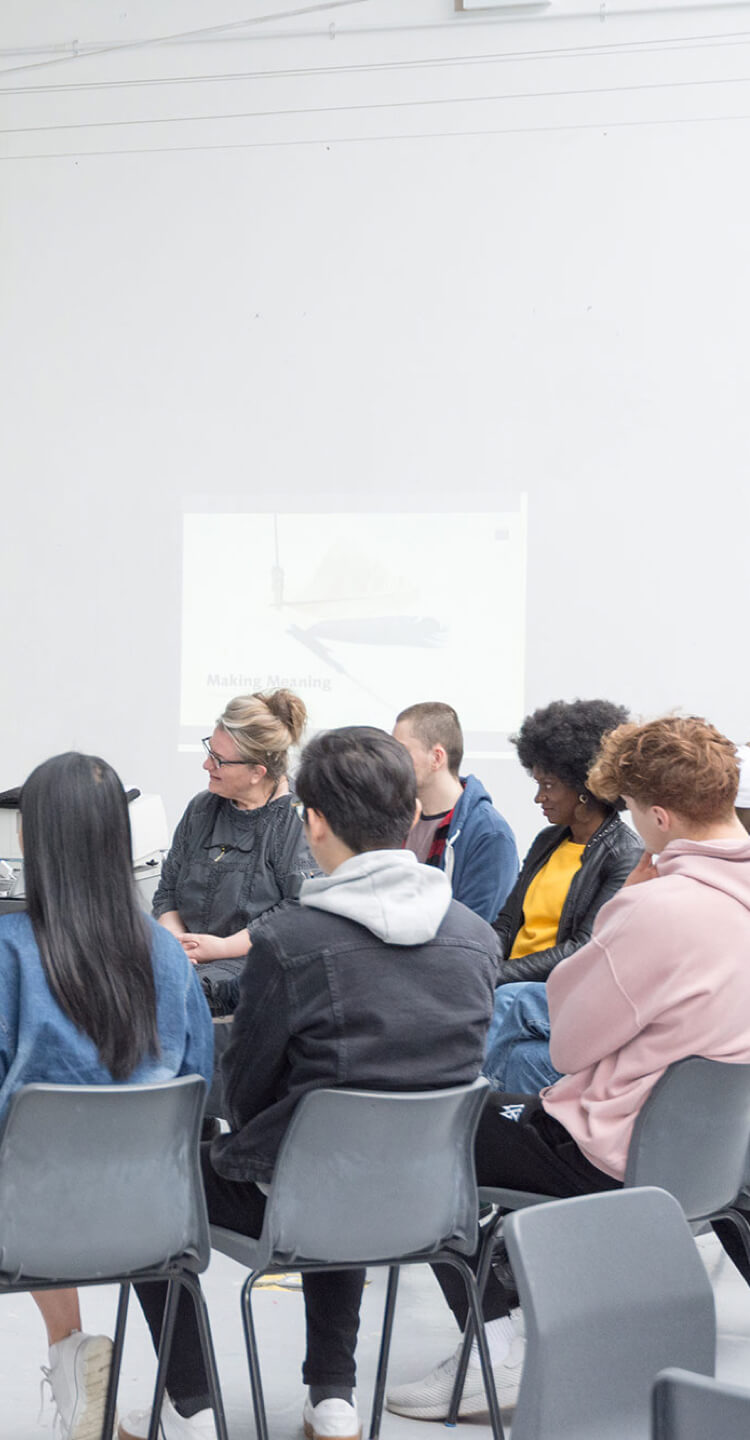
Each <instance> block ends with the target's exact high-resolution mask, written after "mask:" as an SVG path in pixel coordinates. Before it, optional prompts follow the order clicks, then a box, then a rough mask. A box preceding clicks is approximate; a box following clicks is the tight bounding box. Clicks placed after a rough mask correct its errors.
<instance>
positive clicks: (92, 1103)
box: [0, 1075, 210, 1284]
mask: <svg viewBox="0 0 750 1440" xmlns="http://www.w3.org/2000/svg"><path fill="white" fill-rule="evenodd" d="M205 1088H206V1087H205V1082H204V1081H203V1080H202V1078H201V1077H200V1076H199V1075H188V1076H185V1077H184V1078H181V1079H178V1080H168V1081H164V1082H160V1083H156V1084H152V1085H99V1086H89V1085H27V1086H25V1087H24V1089H22V1090H19V1091H18V1092H17V1093H16V1094H15V1095H14V1096H13V1099H12V1101H11V1104H10V1107H9V1110H8V1115H7V1119H6V1122H5V1126H4V1129H3V1132H2V1137H0V1274H2V1276H3V1277H4V1278H5V1279H6V1281H10V1280H14V1281H17V1282H18V1283H19V1284H20V1283H24V1282H25V1281H26V1280H28V1279H48V1280H77V1281H80V1282H82V1283H83V1282H84V1281H85V1280H86V1279H92V1280H93V1279H101V1278H102V1277H103V1276H109V1275H112V1276H120V1275H125V1274H127V1273H129V1272H132V1271H137V1270H141V1269H146V1268H148V1267H150V1266H154V1265H157V1264H160V1263H162V1262H165V1261H167V1260H169V1259H173V1258H175V1257H177V1256H179V1255H183V1254H186V1255H188V1256H192V1257H193V1260H192V1264H191V1268H193V1269H195V1270H203V1269H205V1267H206V1265H207V1264H208V1259H209V1255H210V1249H209V1236H208V1219H207V1216H206V1206H205V1200H204V1196H203V1187H202V1184H201V1180H200V1169H199V1164H198V1145H199V1139H200V1124H201V1117H202V1112H203V1099H204V1095H205Z"/></svg>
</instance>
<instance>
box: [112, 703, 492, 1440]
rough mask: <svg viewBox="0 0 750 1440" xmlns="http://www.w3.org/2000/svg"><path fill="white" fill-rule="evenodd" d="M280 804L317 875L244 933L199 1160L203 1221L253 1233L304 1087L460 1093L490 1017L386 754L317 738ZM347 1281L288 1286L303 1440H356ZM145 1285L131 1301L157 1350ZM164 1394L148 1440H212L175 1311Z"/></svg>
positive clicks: (379, 742)
mask: <svg viewBox="0 0 750 1440" xmlns="http://www.w3.org/2000/svg"><path fill="white" fill-rule="evenodd" d="M297 794H298V796H299V803H300V808H301V811H302V819H303V823H304V831H305V835H306V837H307V840H308V842H309V845H310V848H311V850H312V853H313V856H314V857H315V859H316V860H317V862H318V864H319V866H320V868H321V870H322V871H323V872H324V873H323V874H322V875H321V876H319V877H318V878H315V879H310V880H306V881H305V883H304V885H303V886H302V890H301V893H300V898H299V905H297V906H286V907H280V908H279V909H278V910H277V911H276V913H275V914H274V915H273V916H272V917H271V918H269V919H268V920H267V922H266V923H265V925H264V926H263V929H262V931H261V933H260V935H259V936H258V937H257V938H255V937H254V938H253V956H252V963H251V964H250V965H247V966H246V967H245V970H244V971H243V974H242V978H241V980H240V1003H239V1006H238V1008H237V1012H236V1015H235V1020H234V1036H233V1040H232V1043H231V1045H230V1047H229V1049H228V1051H227V1054H226V1056H225V1058H224V1065H223V1071H224V1083H225V1095H226V1100H227V1106H228V1113H229V1115H230V1117H231V1131H230V1133H229V1134H227V1135H222V1136H221V1137H220V1138H219V1139H217V1140H216V1141H214V1143H213V1145H212V1146H211V1147H210V1149H209V1147H208V1146H203V1147H202V1163H203V1175H204V1183H205V1189H206V1199H207V1203H208V1213H209V1219H210V1220H211V1221H212V1223H214V1224H217V1225H222V1226H225V1227H226V1228H228V1229H232V1230H238V1231H240V1232H242V1233H244V1234H247V1235H258V1234H259V1233H260V1229H261V1226H262V1223H263V1212H264V1208H265V1194H264V1190H263V1187H264V1186H266V1185H267V1184H268V1182H269V1181H270V1180H271V1179H272V1176H273V1169H274V1164H275V1161H276V1156H277V1152H278V1149H279V1146H280V1144H281V1141H282V1138H283V1136H284V1133H285V1131H286V1128H287V1126H288V1124H289V1121H290V1119H291V1116H292V1113H293V1111H294V1108H295V1106H296V1105H297V1103H298V1101H299V1100H300V1099H301V1097H302V1096H303V1095H304V1094H305V1093H306V1092H307V1091H308V1090H311V1089H314V1088H317V1087H321V1086H331V1085H341V1086H350V1087H356V1088H361V1089H366V1090H370V1089H372V1090H421V1089H432V1088H434V1087H441V1086H450V1085H463V1084H466V1083H469V1082H471V1081H472V1080H474V1079H475V1078H476V1076H477V1075H478V1073H479V1070H480V1068H481V1064H482V1056H483V1053H484V1039H485V1034H486V1029H487V1025H488V1023H489V1018H490V1015H491V1013H492V998H493V992H494V982H495V972H496V956H497V939H496V937H495V935H494V934H493V932H492V930H491V928H490V926H489V925H488V924H487V923H486V922H485V921H484V920H481V919H480V918H479V916H478V915H475V914H473V913H472V912H471V911H470V910H467V909H466V907H465V906H463V905H461V904H458V903H457V902H456V901H454V900H453V899H452V897H451V889H450V884H449V881H448V879H447V877H446V876H445V875H444V874H443V873H442V872H441V871H440V870H436V869H431V868H429V867H428V866H426V865H420V864H419V862H418V861H417V858H416V856H415V855H414V854H413V853H412V851H410V850H406V849H404V848H403V845H404V840H405V839H406V836H407V834H408V833H409V828H410V826H411V824H412V821H413V819H414V814H415V808H416V783H415V777H414V769H413V766H412V763H411V760H410V758H409V755H408V753H407V751H406V750H405V749H404V747H403V745H400V744H399V743H398V742H397V741H396V740H394V739H393V738H392V737H391V736H390V735H386V734H385V732H384V731H382V730H375V729H371V728H369V727H362V726H350V727H347V728H345V729H342V730H332V731H329V732H328V733H327V734H321V735H318V736H316V737H315V739H314V740H312V741H311V742H310V744H309V745H308V746H307V748H306V749H305V751H304V753H303V756H302V763H301V766H300V769H299V773H298V775H297ZM321 1164H325V1156H321ZM363 1282H364V1271H363V1270H357V1271H349V1270H347V1271H325V1272H322V1273H318V1274H314V1273H308V1274H305V1275H304V1276H303V1289H304V1295H305V1309H306V1318H307V1355H306V1359H305V1364H304V1367H303V1372H302V1373H303V1379H304V1381H305V1384H306V1385H308V1386H309V1393H308V1395H307V1398H306V1400H305V1405H304V1412H303V1420H304V1427H305V1433H306V1435H307V1436H308V1437H311V1440H333V1437H336V1440H358V1437H359V1435H360V1433H361V1427H360V1423H359V1418H358V1415H357V1409H356V1403H355V1400H354V1393H353V1392H354V1383H355V1359H354V1356H355V1347H356V1340H357V1329H358V1325H359V1307H360V1300H361V1295H362V1286H363ZM161 1290H162V1287H159V1286H154V1285H150V1286H145V1287H143V1292H142V1293H141V1291H139V1299H140V1301H141V1304H142V1305H143V1308H144V1310H145V1312H146V1316H147V1319H148V1320H149V1324H150V1326H151V1330H152V1333H153V1337H154V1343H155V1344H156V1345H158V1341H159V1336H160V1333H161V1320H162V1314H163V1305H164V1295H163V1293H159V1292H160V1291H161ZM490 1338H491V1337H490ZM167 1392H168V1398H167V1399H166V1400H165V1403H164V1408H163V1410H162V1415H161V1425H162V1432H163V1435H164V1437H165V1440H214V1437H215V1434H216V1431H215V1426H214V1422H213V1417H212V1414H211V1412H210V1410H209V1409H208V1408H207V1407H208V1395H207V1389H206V1381H205V1373H204V1369H203V1362H202V1358H201V1351H200V1343H199V1340H198V1334H197V1329H196V1326H195V1319H194V1314H193V1310H192V1306H191V1305H190V1304H189V1303H188V1304H184V1303H183V1302H181V1305H180V1309H179V1311H178V1316H177V1325H176V1331H175V1342H174V1344H173V1347H172V1359H171V1362H170V1368H169V1374H168V1376H167ZM149 1421H150V1415H149V1412H148V1411H139V1412H137V1413H136V1414H135V1415H131V1416H127V1417H126V1418H125V1419H124V1420H123V1421H122V1422H121V1424H120V1428H119V1435H120V1440H143V1437H144V1436H147V1435H148V1427H149Z"/></svg>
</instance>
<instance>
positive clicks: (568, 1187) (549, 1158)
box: [435, 1090, 622, 1330]
mask: <svg viewBox="0 0 750 1440" xmlns="http://www.w3.org/2000/svg"><path fill="white" fill-rule="evenodd" d="M475 1159H476V1169H477V1182H478V1184H479V1185H502V1186H504V1187H506V1188H507V1189H513V1190H531V1191H538V1192H539V1194H540V1195H554V1196H555V1198H560V1199H563V1198H564V1197H566V1196H569V1195H590V1194H592V1193H593V1192H595V1191H598V1190H620V1189H621V1188H622V1186H621V1184H620V1181H619V1180H613V1178H612V1176H611V1175H606V1174H605V1173H604V1171H603V1170H597V1168H596V1166H595V1165H592V1164H591V1162H590V1161H589V1160H587V1159H586V1157H585V1155H583V1154H582V1153H581V1151H580V1150H579V1149H578V1146H577V1145H576V1143H575V1141H574V1140H573V1139H572V1137H571V1136H570V1135H569V1134H568V1131H567V1130H565V1129H564V1128H563V1126H562V1125H560V1124H558V1122H557V1120H553V1119H552V1117H551V1116H550V1115H548V1114H547V1113H546V1111H545V1110H544V1109H543V1108H542V1104H541V1101H540V1099H539V1096H538V1095H503V1094H501V1093H498V1092H497V1091H494V1090H491V1091H490V1092H489V1093H488V1095H487V1099H486V1101H485V1105H484V1109H483V1110H482V1114H481V1118H480V1121H479V1128H478V1130H477V1138H476V1144H475ZM476 1258H477V1257H475V1261H476ZM435 1274H436V1276H437V1278H438V1280H439V1282H440V1285H441V1288H442V1290H443V1294H444V1295H445V1298H446V1300H447V1301H448V1304H449V1305H450V1307H451V1310H452V1311H453V1314H454V1315H455V1317H456V1320H457V1321H458V1324H459V1326H460V1328H461V1329H462V1330H463V1328H464V1326H465V1324H466V1316H467V1310H468V1306H467V1303H466V1291H465V1290H464V1286H463V1282H462V1280H461V1277H460V1276H459V1274H458V1272H457V1271H455V1270H453V1269H451V1267H450V1266H448V1265H436V1266H435ZM514 1303H516V1297H515V1293H514V1292H513V1291H511V1290H509V1289H508V1288H507V1287H506V1286H505V1285H504V1284H503V1283H502V1281H501V1280H500V1279H499V1278H498V1276H497V1275H496V1274H495V1271H494V1270H490V1274H489V1279H488V1281H487V1288H486V1290H485V1292H484V1302H483V1307H482V1308H483V1312H484V1318H485V1320H497V1319H499V1317H500V1316H501V1315H507V1314H508V1313H509V1311H510V1309H511V1306H512V1305H513V1304H514Z"/></svg>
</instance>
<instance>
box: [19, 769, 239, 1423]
mask: <svg viewBox="0 0 750 1440" xmlns="http://www.w3.org/2000/svg"><path fill="white" fill-rule="evenodd" d="M20 810H21V826H22V834H21V838H22V844H23V851H24V876H25V883H26V897H27V907H28V908H27V910H26V911H25V912H20V913H17V914H14V915H4V916H2V917H0V1117H2V1115H3V1114H4V1112H5V1110H6V1109H7V1107H8V1104H9V1103H10V1099H11V1096H12V1095H13V1094H14V1093H15V1091H16V1090H19V1089H20V1088H21V1086H23V1085H26V1084H28V1083H30V1082H32V1081H45V1082H48V1083H51V1084H66V1085H70V1084H81V1085H111V1084H113V1083H118V1084H135V1083H141V1082H147V1081H154V1080H167V1079H172V1078H173V1077H174V1076H176V1075H190V1074H194V1073H198V1074H200V1075H203V1077H204V1079H205V1080H206V1081H207V1082H208V1081H209V1080H210V1078H211V1071H212V1065H213V1042H212V1034H211V1017H210V1014H209V1011H208V1007H207V1005H206V1001H205V999H204V997H203V994H202V991H201V987H200V985H199V984H198V980H197V977H196V974H195V970H194V968H193V966H192V965H191V964H190V963H189V961H188V959H187V957H186V956H185V954H184V952H183V950H182V948H181V946H180V945H179V944H178V943H177V941H176V940H175V938H174V937H173V936H172V935H170V934H168V933H167V931H166V930H164V929H162V928H161V927H160V926H158V925H157V924H155V922H154V921H153V920H149V919H148V918H147V917H146V916H145V915H144V914H143V912H142V910H141V909H140V906H139V904H138V899H137V896H136V893H135V885H134V882H133V871H132V859H131V842H130V821H129V818H128V806H127V799H126V796H125V791H124V789H123V787H122V784H121V782H120V780H119V778H118V776H117V775H116V774H115V772H114V770H113V769H112V767H111V766H110V765H108V764H107V763H106V761H104V760H100V759H99V758H98V756H95V755H79V754H76V753H69V754H66V755H56V756H55V757H54V758H53V759H51V760H47V761H46V762H45V763H44V764H43V765H39V766H38V767H37V769H36V770H34V771H33V772H32V774H31V775H30V776H29V778H28V780H27V781H26V783H25V785H24V786H23V790H22V792H21V800H20ZM34 1298H35V1300H36V1302H37V1305H38V1306H39V1309H40V1310H41V1312H42V1315H43V1317H44V1320H45V1324H46V1326H47V1335H48V1340H49V1346H50V1364H49V1369H46V1370H45V1375H46V1378H47V1380H48V1381H49V1384H50V1387H51V1389H52V1395H53V1399H54V1401H55V1403H56V1405H57V1410H58V1416H59V1433H60V1436H61V1440H76V1437H78V1436H83V1435H95V1434H96V1435H98V1434H99V1431H100V1429H101V1424H102V1421H103V1418H104V1404H105V1400H106V1390H107V1379H108V1375H109V1365H110V1357H111V1350H112V1342H111V1340H110V1339H109V1338H108V1337H107V1336H105V1335H86V1334H82V1333H81V1315H80V1308H79V1304H78V1295H77V1292H76V1291H75V1290H54V1291H40V1292H38V1293H35V1295H34Z"/></svg>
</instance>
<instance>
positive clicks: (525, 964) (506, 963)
mask: <svg viewBox="0 0 750 1440" xmlns="http://www.w3.org/2000/svg"><path fill="white" fill-rule="evenodd" d="M570 838H571V837H570V830H569V829H568V828H567V826H566V825H548V826H547V827H546V828H545V829H544V830H541V831H540V832H539V834H538V835H537V837H536V839H535V840H534V841H532V844H531V849H530V850H529V853H528V855H527V856H526V859H525V860H524V862H523V866H522V868H521V873H520V875H519V877H518V879H517V881H516V883H515V885H514V886H513V889H512V890H511V892H510V895H509V896H508V898H507V900H506V902H505V904H504V906H503V908H502V910H501V911H500V914H499V915H498V917H497V919H496V920H495V922H494V924H493V927H492V928H493V930H495V931H496V932H497V934H498V935H499V937H500V944H501V947H502V954H503V960H502V963H501V965H500V975H499V979H498V985H511V984H515V983H516V981H519V980H546V979H547V976H548V975H549V973H550V971H551V970H554V968H555V966H556V965H557V964H558V962H559V961H560V960H564V959H565V956H566V955H572V954H573V953H574V951H576V950H580V948H581V946H582V945H585V944H586V941H587V940H590V939H591V932H592V930H593V928H594V920H595V918H596V915H597V912H598V911H599V910H600V909H601V907H602V905H603V904H604V902H605V900H609V899H611V897H612V896H613V895H614V894H615V893H616V892H617V891H618V890H619V889H620V887H621V885H622V884H623V882H624V881H625V880H627V877H628V875H629V874H630V872H631V870H632V869H633V867H634V866H635V865H636V864H637V863H638V860H639V858H640V855H641V852H642V850H643V845H642V843H641V841H640V840H639V838H638V836H637V835H635V834H634V833H633V831H632V830H630V829H629V828H628V826H627V825H624V824H623V822H622V820H621V819H620V817H619V815H617V814H615V813H613V814H612V815H608V816H607V819H606V820H603V821H602V823H601V825H600V826H599V829H598V830H595V831H594V834H593V835H592V836H591V839H590V840H589V842H588V844H587V845H586V847H585V849H584V852H583V858H582V860H581V868H580V870H578V871H577V872H576V874H575V875H574V876H573V879H572V880H571V883H570V889H569V890H568V893H567V895H566V897H565V903H564V905H563V908H562V912H561V914H560V924H559V926H558V930H557V944H556V945H552V946H551V947H550V948H549V949H548V950H537V951H535V952H534V953H533V954H531V955H519V956H517V957H516V959H514V960H507V959H506V958H505V957H506V956H507V955H509V954H510V952H511V950H512V949H513V942H514V940H515V938H516V935H517V934H518V932H519V930H520V928H521V926H522V925H523V923H524V915H523V901H524V896H525V894H526V891H527V890H528V888H529V885H530V883H531V881H532V880H533V879H534V876H535V875H536V874H538V872H539V871H540V870H541V868H542V866H543V865H546V863H547V861H548V860H549V857H550V855H551V854H552V851H553V850H556V849H557V847H558V845H560V844H562V842H563V840H569V839H570Z"/></svg>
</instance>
